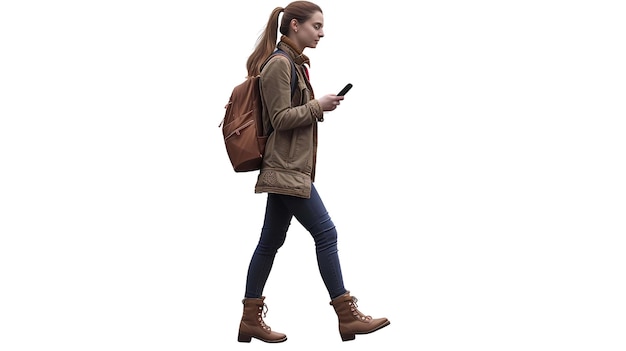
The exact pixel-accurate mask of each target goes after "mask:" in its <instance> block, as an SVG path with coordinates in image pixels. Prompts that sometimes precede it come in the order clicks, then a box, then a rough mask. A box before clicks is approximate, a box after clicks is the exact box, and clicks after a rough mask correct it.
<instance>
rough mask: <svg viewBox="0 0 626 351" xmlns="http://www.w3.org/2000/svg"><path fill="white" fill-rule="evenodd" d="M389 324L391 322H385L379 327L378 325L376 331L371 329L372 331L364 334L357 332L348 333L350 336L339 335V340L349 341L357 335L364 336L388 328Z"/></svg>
mask: <svg viewBox="0 0 626 351" xmlns="http://www.w3.org/2000/svg"><path fill="white" fill-rule="evenodd" d="M389 324H391V322H389V321H387V322H385V323H383V324H381V325H379V326H378V327H377V328H376V329H372V330H368V331H366V332H359V333H350V334H341V340H342V341H350V340H354V339H355V338H356V336H357V335H365V334H370V333H373V332H375V331H377V330H381V329H382V328H384V327H386V326H388V325H389Z"/></svg>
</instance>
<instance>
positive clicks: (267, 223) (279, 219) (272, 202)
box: [262, 193, 293, 234]
mask: <svg viewBox="0 0 626 351" xmlns="http://www.w3.org/2000/svg"><path fill="white" fill-rule="evenodd" d="M281 197H282V195H277V194H271V193H270V194H268V195H267V203H266V205H265V219H264V221H263V231H262V234H264V233H277V232H278V233H280V232H283V233H284V232H286V231H287V229H288V228H289V224H290V223H291V218H292V217H293V214H292V212H291V209H290V208H289V207H288V206H287V204H286V203H285V202H284V201H283V200H282V199H281Z"/></svg>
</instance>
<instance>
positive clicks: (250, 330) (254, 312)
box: [237, 296, 287, 343]
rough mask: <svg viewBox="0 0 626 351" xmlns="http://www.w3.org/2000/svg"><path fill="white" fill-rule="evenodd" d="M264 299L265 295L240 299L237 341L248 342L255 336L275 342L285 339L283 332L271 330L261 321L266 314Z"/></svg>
mask: <svg viewBox="0 0 626 351" xmlns="http://www.w3.org/2000/svg"><path fill="white" fill-rule="evenodd" d="M264 301H265V296H262V297H261V298H248V299H243V300H242V302H243V316H242V317H241V323H239V335H238V336H237V341H239V342H250V341H251V340H252V338H256V339H258V340H261V341H265V342H271V343H276V342H283V341H285V340H287V336H286V335H285V334H283V333H278V332H275V331H272V328H270V326H269V325H267V324H265V322H264V321H263V318H264V317H265V316H266V315H267V305H266V304H265V302H264ZM264 308H265V310H263V309H264ZM261 314H263V316H261Z"/></svg>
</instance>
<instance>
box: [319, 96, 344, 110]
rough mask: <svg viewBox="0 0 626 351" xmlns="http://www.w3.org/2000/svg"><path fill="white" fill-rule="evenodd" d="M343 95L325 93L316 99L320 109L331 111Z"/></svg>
mask: <svg viewBox="0 0 626 351" xmlns="http://www.w3.org/2000/svg"><path fill="white" fill-rule="evenodd" d="M344 98H345V96H338V95H337V94H326V95H324V96H322V97H321V98H319V99H317V101H318V102H319V103H320V106H322V110H324V111H332V110H334V109H336V108H337V106H339V103H340V102H341V100H343V99H344Z"/></svg>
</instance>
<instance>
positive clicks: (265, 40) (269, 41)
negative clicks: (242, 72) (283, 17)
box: [246, 7, 285, 77]
mask: <svg viewBox="0 0 626 351" xmlns="http://www.w3.org/2000/svg"><path fill="white" fill-rule="evenodd" d="M283 11H285V9H284V8H282V7H277V8H275V9H274V11H272V14H271V15H270V18H269V20H268V21H267V25H266V26H265V30H264V31H263V33H262V34H261V35H260V36H259V38H258V40H257V43H256V46H255V48H254V51H253V52H252V54H251V55H250V57H248V61H247V62H246V67H247V69H248V76H249V77H254V76H257V75H259V74H261V65H263V62H265V60H266V59H267V58H268V57H269V56H270V55H271V54H272V52H274V50H275V49H276V41H277V39H278V34H277V31H278V16H279V15H280V14H281V13H282V12H283Z"/></svg>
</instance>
